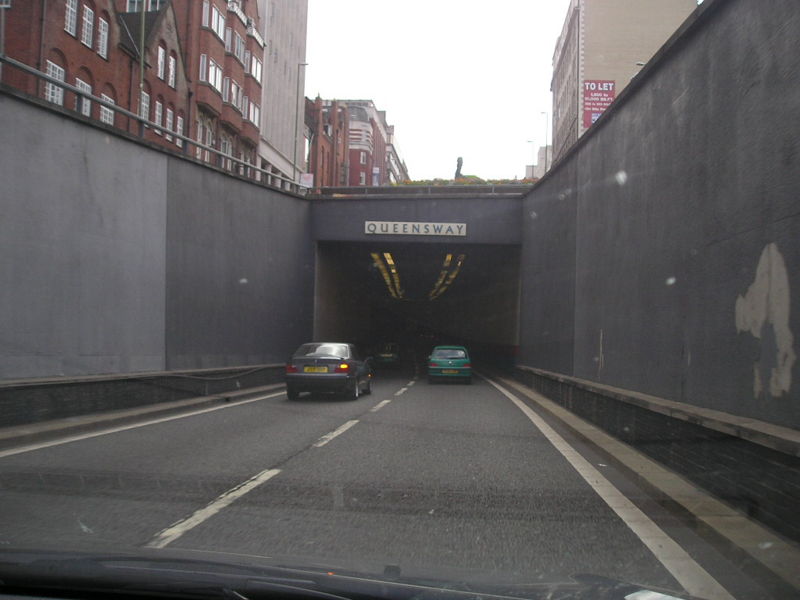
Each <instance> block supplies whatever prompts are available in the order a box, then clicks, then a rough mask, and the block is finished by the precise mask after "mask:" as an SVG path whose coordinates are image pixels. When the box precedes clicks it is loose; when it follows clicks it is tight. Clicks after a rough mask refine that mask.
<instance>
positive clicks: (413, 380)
mask: <svg viewBox="0 0 800 600" xmlns="http://www.w3.org/2000/svg"><path fill="white" fill-rule="evenodd" d="M415 383H417V380H416V378H415V379H412V380H411V381H409V382H408V383H407V384H406V386H407V387H411V386H412V385H414V384H415Z"/></svg>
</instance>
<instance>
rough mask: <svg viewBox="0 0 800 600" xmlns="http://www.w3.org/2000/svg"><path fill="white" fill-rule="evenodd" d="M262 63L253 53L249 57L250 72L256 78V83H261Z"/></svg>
mask: <svg viewBox="0 0 800 600" xmlns="http://www.w3.org/2000/svg"><path fill="white" fill-rule="evenodd" d="M263 68H264V63H263V62H262V61H261V59H259V58H258V57H257V56H256V55H255V54H253V55H252V56H251V57H250V69H249V71H250V74H251V75H252V76H253V77H255V78H256V81H258V83H261V74H262V72H263Z"/></svg>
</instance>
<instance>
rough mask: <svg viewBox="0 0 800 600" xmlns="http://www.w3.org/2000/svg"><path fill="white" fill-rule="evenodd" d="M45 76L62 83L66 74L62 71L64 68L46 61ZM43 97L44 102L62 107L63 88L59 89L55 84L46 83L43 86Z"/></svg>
mask: <svg viewBox="0 0 800 600" xmlns="http://www.w3.org/2000/svg"><path fill="white" fill-rule="evenodd" d="M47 74H48V75H49V76H50V77H52V78H53V79H58V80H59V81H64V80H65V79H66V75H67V72H66V70H65V69H64V67H62V66H60V65H57V64H56V63H54V62H52V61H50V60H48V61H47ZM44 97H45V100H47V101H48V102H52V103H53V104H58V105H59V106H64V88H62V87H60V86H59V85H57V84H55V83H50V82H49V81H48V82H47V83H46V84H45V86H44Z"/></svg>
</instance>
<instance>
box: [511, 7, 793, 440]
mask: <svg viewBox="0 0 800 600" xmlns="http://www.w3.org/2000/svg"><path fill="white" fill-rule="evenodd" d="M699 14H705V15H706V16H707V17H708V18H707V19H705V18H701V19H700V20H698V25H699V26H698V27H697V28H695V29H694V30H690V31H688V33H687V34H686V35H684V36H683V37H681V38H679V39H678V40H677V41H676V42H675V43H674V44H673V45H672V46H671V47H669V48H668V49H667V50H666V51H665V52H664V53H663V55H662V56H661V59H660V60H659V62H658V63H657V64H655V65H654V66H653V67H652V68H650V69H649V70H648V71H647V72H646V73H644V74H643V75H642V81H640V82H639V83H641V85H640V86H635V85H634V86H633V87H632V88H631V90H629V92H628V93H627V96H626V97H625V98H622V99H621V102H618V103H617V105H615V106H614V107H612V109H610V110H609V111H608V112H607V114H606V115H604V117H603V119H602V120H601V122H600V123H598V126H597V127H596V129H595V130H593V131H591V132H590V133H589V134H587V136H586V138H585V139H584V140H582V142H581V144H580V145H579V147H578V148H577V149H576V150H575V151H574V152H573V153H572V154H571V155H570V156H568V158H567V160H566V161H564V162H562V163H561V164H560V165H557V166H556V168H555V170H554V171H553V172H552V173H551V175H550V176H549V177H548V179H547V180H546V181H545V182H544V183H543V184H542V185H540V186H538V187H536V188H535V189H534V190H533V191H532V193H531V194H530V195H529V196H528V198H527V199H526V209H531V208H532V207H536V206H541V207H542V208H543V210H541V211H537V212H538V213H539V217H538V219H537V221H538V220H539V219H542V220H543V222H545V223H551V225H552V228H550V229H548V230H547V231H546V232H542V231H541V230H540V229H538V223H537V224H536V225H535V226H530V225H529V226H528V227H526V228H525V229H524V231H523V236H524V244H523V256H524V257H526V262H527V264H525V263H524V267H523V290H524V292H523V307H528V308H527V313H526V314H525V316H524V318H523V321H522V327H523V336H522V337H523V340H524V342H523V353H522V358H523V360H522V361H521V362H524V363H525V364H528V365H532V366H537V367H541V368H545V369H551V370H557V371H560V372H565V373H569V374H573V375H576V376H578V377H582V378H587V379H592V380H596V381H600V382H603V383H608V384H611V385H615V386H618V387H622V388H628V389H633V390H637V391H642V392H647V393H652V394H655V395H659V396H663V397H666V398H670V399H675V400H681V401H684V402H689V403H692V404H695V405H698V406H704V407H709V408H714V409H718V410H723V411H726V412H730V413H733V414H739V415H745V416H750V417H754V418H758V419H763V420H766V421H772V422H775V423H779V424H782V425H790V426H794V427H798V426H800V402H798V400H800V381H799V380H798V376H800V372H798V369H797V361H796V357H795V354H796V353H797V347H798V345H797V343H796V342H795V339H796V336H797V335H800V256H798V253H800V244H798V240H800V229H798V227H799V226H800V220H799V218H798V213H800V195H798V191H797V190H798V189H800V165H798V160H800V120H798V119H797V116H796V107H797V106H800V69H798V68H797V64H798V63H797V56H798V55H800V37H798V36H797V35H796V32H797V31H798V30H800V5H798V4H797V3H796V2H792V1H791V0H770V1H768V2H758V3H755V2H747V1H744V0H741V1H737V0H728V1H722V0H716V1H714V2H710V1H708V0H707V2H706V3H705V6H704V7H702V8H701V9H699ZM570 172H573V173H574V174H575V177H576V185H575V186H574V188H573V189H574V190H575V191H576V198H575V201H576V204H575V211H576V212H575V215H574V226H575V235H574V260H575V264H574V267H570V264H569V261H568V260H566V258H564V257H562V256H560V255H558V256H552V255H551V256H549V257H548V258H547V259H545V253H546V252H547V248H543V245H544V244H545V242H544V240H547V241H548V242H551V243H552V244H553V245H552V246H551V248H558V249H559V250H560V251H563V254H564V256H569V254H570V251H571V249H570V247H569V246H570V242H569V240H559V236H558V235H557V234H556V232H557V231H558V230H559V228H565V229H566V230H568V229H569V225H568V224H565V223H564V222H563V219H567V220H569V216H568V215H565V214H564V209H563V206H562V205H558V204H557V203H554V202H552V201H550V202H549V203H548V199H549V198H551V197H552V193H553V191H552V190H553V187H554V186H555V187H559V186H560V187H564V188H566V187H569V185H568V183H567V182H566V179H568V177H569V175H568V174H569V173H570ZM526 222H527V221H526ZM571 278H574V342H573V348H572V350H573V360H574V365H573V369H572V371H571V372H570V371H569V370H568V369H565V368H564V367H566V366H567V364H566V362H565V361H564V360H563V358H562V353H563V349H564V348H563V346H558V345H553V346H552V347H551V348H550V349H551V350H552V351H553V353H554V354H553V355H552V356H548V355H547V354H545V353H543V352H538V351H536V349H537V348H538V347H539V346H542V344H541V342H540V341H539V338H538V337H537V336H541V330H540V328H539V326H540V325H541V324H542V323H545V322H547V321H548V319H547V317H548V316H550V317H552V318H553V319H554V320H555V322H561V319H563V315H564V312H565V311H564V309H563V308H562V307H558V306H553V293H552V290H553V289H555V288H556V287H557V282H559V281H561V282H564V283H565V284H568V283H569V281H570V279H571ZM536 281H544V282H547V285H546V286H544V287H537V286H536ZM561 291H562V292H563V293H564V294H565V298H566V297H568V295H569V294H568V292H567V291H566V290H561ZM530 307H535V308H530ZM537 310H539V311H541V313H537V312H536V311H537ZM537 328H539V329H537ZM557 367H559V368H557Z"/></svg>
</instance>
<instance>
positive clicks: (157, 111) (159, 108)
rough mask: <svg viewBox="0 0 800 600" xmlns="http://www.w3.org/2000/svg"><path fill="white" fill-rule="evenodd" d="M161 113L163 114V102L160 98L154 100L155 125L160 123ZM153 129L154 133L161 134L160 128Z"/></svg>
mask: <svg viewBox="0 0 800 600" xmlns="http://www.w3.org/2000/svg"><path fill="white" fill-rule="evenodd" d="M163 115H164V103H163V102H161V100H156V108H155V112H154V113H153V122H154V123H155V124H156V125H161V119H162V117H163ZM154 131H155V133H156V135H161V130H160V129H155V130H154Z"/></svg>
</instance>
